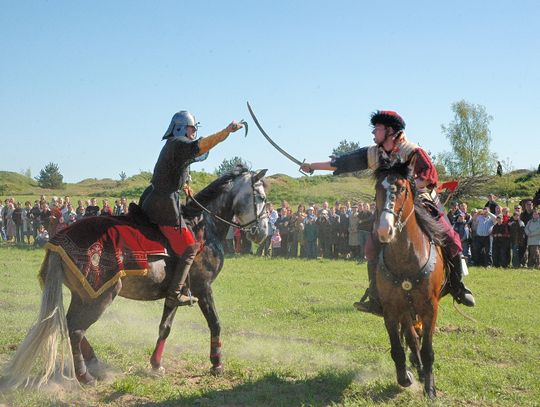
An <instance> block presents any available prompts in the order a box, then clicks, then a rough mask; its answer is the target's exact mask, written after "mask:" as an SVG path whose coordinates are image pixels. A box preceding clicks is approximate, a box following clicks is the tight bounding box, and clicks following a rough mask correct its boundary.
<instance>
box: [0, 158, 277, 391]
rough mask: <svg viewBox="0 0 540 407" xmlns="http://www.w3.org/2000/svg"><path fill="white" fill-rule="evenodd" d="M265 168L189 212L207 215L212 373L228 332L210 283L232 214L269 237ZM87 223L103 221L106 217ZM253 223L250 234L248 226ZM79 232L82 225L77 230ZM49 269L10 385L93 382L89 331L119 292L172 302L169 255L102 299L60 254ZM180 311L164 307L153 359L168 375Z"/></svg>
mask: <svg viewBox="0 0 540 407" xmlns="http://www.w3.org/2000/svg"><path fill="white" fill-rule="evenodd" d="M265 173H266V170H263V171H260V172H258V173H252V172H250V171H248V170H247V169H245V168H239V169H237V171H235V172H234V173H231V174H227V175H224V176H222V177H220V178H218V179H217V180H215V181H214V182H212V183H211V184H210V185H209V186H208V187H206V188H205V189H203V190H202V191H201V192H199V193H198V194H197V195H196V196H195V199H196V201H195V200H193V201H191V202H190V204H189V205H187V207H186V208H185V211H186V213H192V214H193V213H197V212H198V213H200V212H201V209H200V208H199V206H198V205H203V206H204V207H205V208H206V209H207V210H208V213H207V214H205V216H204V220H203V222H204V238H205V246H204V249H203V250H202V251H201V252H200V253H199V254H198V255H197V258H196V259H195V262H194V264H193V266H192V268H191V272H190V276H191V284H190V286H191V291H192V292H193V295H195V296H196V297H197V298H198V299H199V303H198V304H199V307H200V309H201V311H202V313H203V314H204V317H205V318H206V321H207V323H208V327H209V328H210V360H211V363H212V372H213V373H220V372H221V371H222V369H223V365H222V360H221V340H220V331H221V327H220V324H219V320H218V315H217V312H216V308H215V305H214V298H213V295H212V287H211V284H212V282H213V281H214V279H215V278H216V277H217V275H218V273H219V272H220V270H221V269H222V267H223V262H224V254H223V253H224V251H223V242H224V241H225V235H226V233H227V230H228V228H229V225H230V224H227V221H228V222H230V221H231V220H232V219H233V216H236V218H237V219H238V220H239V221H240V223H241V224H242V225H243V226H245V229H246V231H247V233H246V235H247V237H248V238H249V239H251V240H253V241H256V242H261V241H262V240H264V238H265V237H266V235H267V234H268V217H267V216H266V212H265V201H266V195H265V190H264V183H263V182H262V177H263V176H264V174H265ZM88 221H95V222H99V218H91V219H89V220H88ZM248 226H249V229H248ZM70 227H71V228H76V227H77V223H75V224H74V225H72V226H70ZM47 259H48V261H47V262H46V263H45V264H44V268H43V269H42V276H44V287H43V296H42V302H41V310H40V315H39V317H38V322H37V323H36V324H35V325H34V326H33V327H32V328H31V330H30V331H29V333H28V334H27V336H26V338H25V339H24V341H23V343H22V344H21V345H20V346H19V348H18V349H17V352H16V354H15V356H14V358H13V359H12V361H11V363H10V364H9V365H8V366H7V369H6V371H5V372H4V373H5V374H4V378H3V379H2V381H3V382H5V383H6V384H7V385H8V386H10V387H14V386H19V385H27V384H34V385H37V386H38V387H39V386H41V385H43V384H45V383H47V382H48V381H49V379H51V378H52V377H53V376H55V378H57V379H58V378H60V379H61V378H64V379H67V381H68V383H69V382H72V383H77V381H78V382H81V383H83V384H91V383H94V382H95V379H94V377H93V376H92V375H91V374H90V373H89V371H88V369H87V365H88V364H94V363H96V362H97V358H96V355H95V353H94V351H93V349H92V347H91V346H90V343H89V342H88V340H87V339H86V330H87V329H88V328H89V327H90V326H91V325H92V324H94V323H95V322H96V321H97V320H98V319H99V318H100V317H101V315H102V314H103V312H104V311H105V309H106V308H107V307H108V306H109V305H110V304H111V302H112V301H113V300H114V298H115V297H116V296H117V295H119V296H121V297H126V298H130V299H134V300H139V301H149V300H158V299H161V298H165V296H166V292H167V287H168V283H169V281H170V279H171V275H172V272H173V271H174V268H175V264H174V263H175V260H174V259H172V258H170V257H163V256H161V257H154V258H150V257H149V259H148V260H149V261H148V271H147V273H146V274H145V275H127V276H125V277H123V278H120V279H118V280H117V281H116V282H115V283H114V284H112V285H111V286H110V287H109V288H107V289H106V290H104V291H103V292H101V293H100V294H99V295H98V296H97V297H95V298H85V297H84V296H81V294H80V293H81V287H80V285H81V282H80V281H78V280H77V279H74V278H73V276H72V273H70V270H69V265H68V264H66V262H65V260H64V259H63V257H61V256H60V255H59V254H57V253H56V252H54V251H50V252H49V253H48V255H47ZM62 284H65V285H66V286H67V287H68V288H69V289H70V291H71V304H70V305H69V309H68V312H67V315H66V314H65V312H64V308H63V305H62ZM176 310H177V308H176V307H174V308H169V307H167V306H164V308H163V315H162V318H161V323H160V325H159V337H158V340H157V343H156V346H155V350H154V352H153V354H152V357H151V359H150V363H151V366H152V368H153V369H154V370H156V371H162V370H163V368H162V366H161V358H162V354H163V349H164V346H165V340H166V339H167V337H168V335H169V332H170V330H171V326H172V322H173V318H174V315H175V313H176Z"/></svg>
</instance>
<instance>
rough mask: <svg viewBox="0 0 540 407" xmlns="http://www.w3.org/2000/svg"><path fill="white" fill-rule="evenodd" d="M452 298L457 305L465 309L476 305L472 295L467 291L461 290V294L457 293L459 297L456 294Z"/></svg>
mask: <svg viewBox="0 0 540 407" xmlns="http://www.w3.org/2000/svg"><path fill="white" fill-rule="evenodd" d="M453 297H454V300H456V302H457V303H458V304H463V305H465V306H466V307H474V306H475V305H476V301H475V299H474V297H473V295H472V293H471V292H470V291H469V290H467V289H463V290H462V292H460V293H459V295H458V294H456V295H453Z"/></svg>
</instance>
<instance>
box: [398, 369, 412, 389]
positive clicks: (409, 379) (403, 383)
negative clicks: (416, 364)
mask: <svg viewBox="0 0 540 407" xmlns="http://www.w3.org/2000/svg"><path fill="white" fill-rule="evenodd" d="M398 383H399V385H400V386H401V387H409V386H410V385H411V384H413V375H412V373H411V372H409V371H408V370H407V372H406V375H405V378H404V379H402V380H399V379H398Z"/></svg>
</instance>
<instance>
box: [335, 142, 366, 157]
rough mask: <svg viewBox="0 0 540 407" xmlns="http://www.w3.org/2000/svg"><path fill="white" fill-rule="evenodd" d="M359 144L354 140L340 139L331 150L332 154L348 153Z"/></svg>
mask: <svg viewBox="0 0 540 407" xmlns="http://www.w3.org/2000/svg"><path fill="white" fill-rule="evenodd" d="M359 148H360V144H359V143H357V142H356V141H347V140H341V141H340V142H339V144H338V146H337V147H336V148H334V149H333V150H332V155H342V154H345V153H350V152H351V151H354V150H358V149H359Z"/></svg>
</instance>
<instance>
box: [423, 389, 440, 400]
mask: <svg viewBox="0 0 540 407" xmlns="http://www.w3.org/2000/svg"><path fill="white" fill-rule="evenodd" d="M424 393H425V395H426V396H427V397H428V398H429V399H430V400H434V399H436V398H437V392H436V391H435V389H429V390H427V391H425V392H424Z"/></svg>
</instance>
